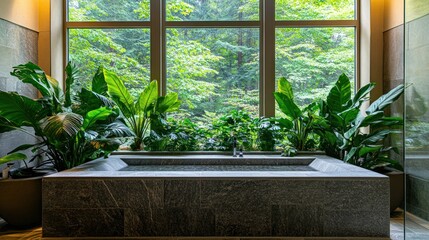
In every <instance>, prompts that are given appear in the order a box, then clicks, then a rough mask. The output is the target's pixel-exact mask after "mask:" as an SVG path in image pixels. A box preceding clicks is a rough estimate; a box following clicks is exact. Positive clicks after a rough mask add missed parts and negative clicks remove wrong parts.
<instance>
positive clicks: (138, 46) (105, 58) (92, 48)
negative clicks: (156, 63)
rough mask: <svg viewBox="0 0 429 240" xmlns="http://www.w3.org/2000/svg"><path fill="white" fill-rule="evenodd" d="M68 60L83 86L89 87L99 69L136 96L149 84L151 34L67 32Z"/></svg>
mask: <svg viewBox="0 0 429 240" xmlns="http://www.w3.org/2000/svg"><path fill="white" fill-rule="evenodd" d="M69 59H70V60H71V61H73V62H74V63H75V64H76V65H77V66H78V67H79V70H80V74H79V75H80V81H78V82H77V83H78V84H75V88H74V89H73V90H74V91H73V92H74V93H76V91H78V90H79V89H80V88H81V87H82V86H85V87H90V83H91V80H92V77H93V76H94V74H95V72H96V71H97V69H98V67H99V66H100V65H102V66H104V67H105V68H107V69H109V70H111V71H114V72H115V73H116V74H117V75H118V76H119V77H120V78H121V79H123V80H124V81H125V84H126V86H127V87H128V88H129V89H130V90H131V92H133V93H134V94H136V93H137V92H139V91H140V90H141V89H143V88H144V87H145V86H146V85H147V84H148V83H149V76H150V70H149V68H150V32H149V30H148V29H70V30H69Z"/></svg>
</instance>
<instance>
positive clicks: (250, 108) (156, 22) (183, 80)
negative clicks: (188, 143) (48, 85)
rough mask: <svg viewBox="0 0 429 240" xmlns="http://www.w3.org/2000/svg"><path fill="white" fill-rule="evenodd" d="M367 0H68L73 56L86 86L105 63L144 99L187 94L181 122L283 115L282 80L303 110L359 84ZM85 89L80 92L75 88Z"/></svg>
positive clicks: (67, 28)
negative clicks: (153, 91)
mask: <svg viewBox="0 0 429 240" xmlns="http://www.w3.org/2000/svg"><path fill="white" fill-rule="evenodd" d="M355 1H358V0H324V1H320V0H115V1H113V0H66V4H65V6H66V18H65V32H66V33H67V34H68V36H67V38H66V47H67V51H66V52H67V54H66V55H67V56H66V57H67V59H68V60H72V61H74V62H75V63H76V64H77V65H78V66H81V75H82V76H83V77H82V79H83V80H82V82H81V83H80V85H79V86H77V88H79V87H80V86H85V84H88V82H89V81H90V79H91V77H92V76H91V74H93V73H94V72H95V70H96V69H97V67H98V66H100V65H103V66H104V67H106V68H109V69H111V70H113V71H115V72H116V73H118V75H119V76H120V77H121V78H122V79H123V80H124V81H126V84H127V86H128V87H129V88H130V89H133V92H135V93H137V92H138V91H140V90H141V89H142V88H143V87H145V86H146V85H147V84H148V82H149V81H150V80H151V79H156V80H158V81H159V83H160V84H159V85H160V93H161V94H165V93H167V92H169V91H175V92H178V93H179V97H180V98H181V100H182V101H183V104H182V111H180V112H179V113H177V114H176V117H178V118H184V117H190V118H193V119H197V120H200V121H203V122H204V121H207V120H210V119H211V118H213V117H214V116H218V115H220V114H224V113H227V112H229V111H230V110H233V109H242V110H246V111H247V112H249V113H250V114H251V115H254V116H257V115H265V116H272V115H274V114H275V112H276V111H275V104H274V98H273V94H272V93H273V92H274V91H275V82H276V79H277V78H278V77H280V76H284V77H286V78H287V79H289V80H290V81H291V82H292V83H293V87H294V90H295V91H296V95H297V96H298V101H299V103H300V104H301V105H304V104H306V103H308V102H309V101H310V100H312V99H314V98H321V97H324V96H326V94H327V89H329V88H330V87H331V86H332V84H333V83H334V82H335V81H336V80H337V77H338V76H339V75H340V74H341V73H343V72H344V73H346V74H347V75H348V76H349V77H350V79H352V81H353V82H354V81H355V79H356V75H357V72H356V63H357V57H356V56H357V54H356V53H357V47H358V46H359V44H358V43H357V39H358V33H359V19H358V18H357V17H356V16H358V15H359V14H358V12H357V7H356V6H358V3H357V2H355ZM74 90H78V89H74Z"/></svg>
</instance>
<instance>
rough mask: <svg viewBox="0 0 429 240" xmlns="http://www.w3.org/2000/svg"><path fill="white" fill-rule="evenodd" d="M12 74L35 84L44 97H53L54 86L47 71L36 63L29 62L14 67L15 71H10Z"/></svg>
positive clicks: (25, 81)
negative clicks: (47, 75)
mask: <svg viewBox="0 0 429 240" xmlns="http://www.w3.org/2000/svg"><path fill="white" fill-rule="evenodd" d="M10 74H11V75H12V76H15V77H17V78H19V79H20V80H21V81H22V82H24V83H29V84H31V85H33V86H34V87H35V88H36V89H37V90H39V91H40V93H41V94H42V96H44V97H52V95H53V92H52V89H53V88H52V86H51V84H50V82H49V81H48V79H47V77H46V74H45V72H44V71H43V70H42V69H41V68H40V67H39V66H37V65H36V64H34V63H32V62H28V63H26V64H21V65H18V66H16V67H13V72H11V73H10Z"/></svg>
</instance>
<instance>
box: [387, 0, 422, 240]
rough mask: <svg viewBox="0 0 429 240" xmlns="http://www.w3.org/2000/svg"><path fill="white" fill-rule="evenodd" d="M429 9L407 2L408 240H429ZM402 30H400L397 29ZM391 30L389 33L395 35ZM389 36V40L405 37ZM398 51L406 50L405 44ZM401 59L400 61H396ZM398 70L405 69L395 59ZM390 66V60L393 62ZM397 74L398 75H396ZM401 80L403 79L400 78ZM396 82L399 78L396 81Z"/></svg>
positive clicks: (406, 161)
mask: <svg viewBox="0 0 429 240" xmlns="http://www.w3.org/2000/svg"><path fill="white" fill-rule="evenodd" d="M428 6H429V5H428V4H427V1H405V24H404V25H405V34H404V36H405V44H404V46H405V67H404V70H405V86H407V88H406V89H405V113H406V114H405V164H404V165H405V173H406V175H405V176H406V190H405V192H406V201H405V209H406V212H405V239H407V240H408V239H410V240H414V239H429V95H428V91H429V58H428V55H429V32H428V23H429V7H428ZM394 29H398V30H400V27H398V28H394ZM394 29H392V30H389V32H391V31H393V30H394ZM402 34H403V33H402V32H400V33H399V34H398V33H394V34H392V33H389V36H396V35H397V36H403V35H402ZM389 43H390V44H392V43H397V46H395V48H394V50H396V51H399V49H401V48H402V47H403V46H402V45H401V41H399V40H397V39H393V41H390V42H389ZM396 59H397V60H396ZM394 60H396V62H394V64H395V65H394V66H395V67H397V66H401V62H400V59H399V58H394ZM389 62H390V59H389ZM395 72H396V71H395ZM398 79H400V78H398ZM395 80H396V78H395Z"/></svg>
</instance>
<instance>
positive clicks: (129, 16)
mask: <svg viewBox="0 0 429 240" xmlns="http://www.w3.org/2000/svg"><path fill="white" fill-rule="evenodd" d="M149 2H150V0H90V1H89V0H68V11H69V13H68V16H67V17H68V20H69V21H77V22H79V21H148V20H149V17H150V7H149Z"/></svg>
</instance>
